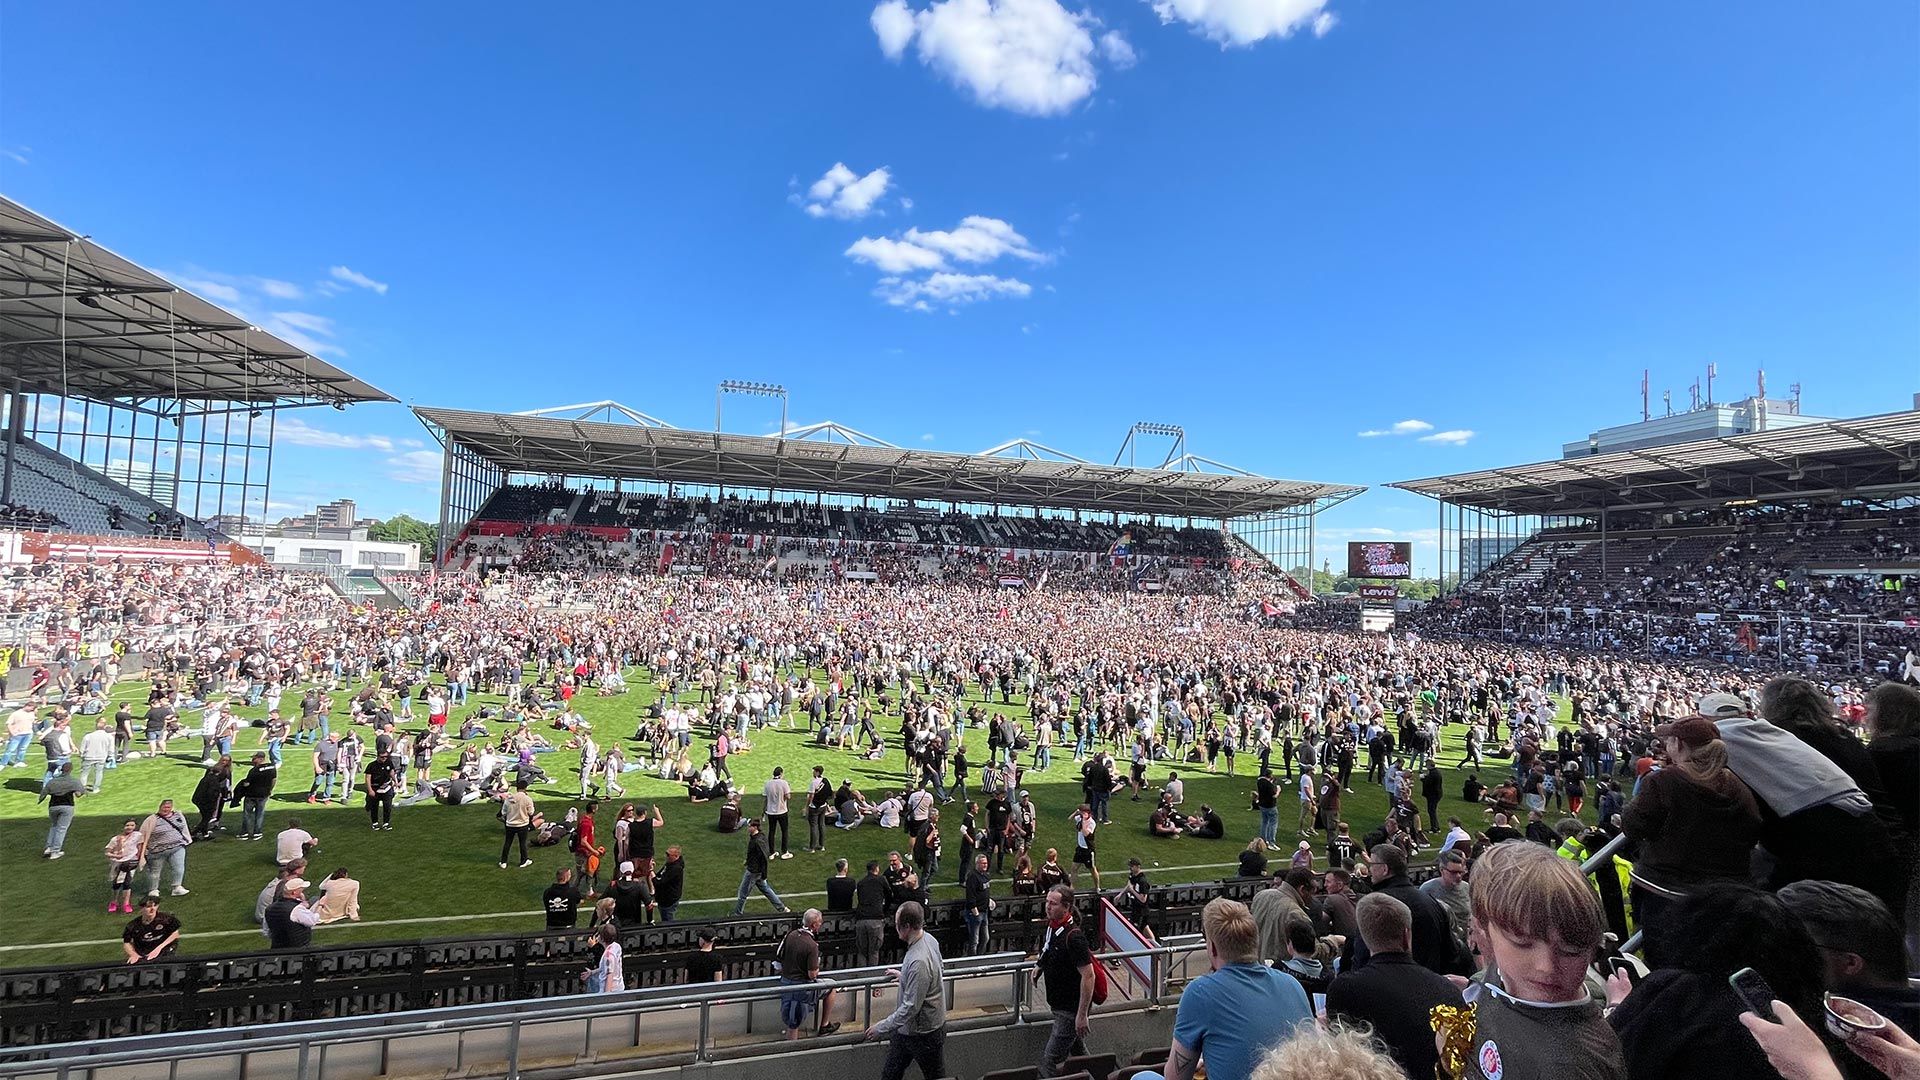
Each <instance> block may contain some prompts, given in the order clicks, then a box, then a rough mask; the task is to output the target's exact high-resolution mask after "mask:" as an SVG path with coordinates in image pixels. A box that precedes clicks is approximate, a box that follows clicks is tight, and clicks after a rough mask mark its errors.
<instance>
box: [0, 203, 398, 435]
mask: <svg viewBox="0 0 1920 1080" xmlns="http://www.w3.org/2000/svg"><path fill="white" fill-rule="evenodd" d="M63 341H64V342H65V345H66V356H65V357H64V358H63V357H62V356H61V355H60V353H61V344H62V342H63ZM0 371H5V372H7V373H8V374H18V375H19V376H20V377H21V379H22V385H21V389H22V390H23V391H25V392H26V393H29V394H53V395H59V396H62V397H67V396H72V397H85V398H91V399H93V400H97V401H105V400H111V399H125V398H164V399H169V400H186V401H202V402H212V401H222V402H248V403H253V404H269V403H283V404H295V405H299V404H304V405H318V404H336V403H338V404H346V403H351V402H359V401H392V400H394V399H393V398H392V397H391V396H389V395H387V394H386V393H384V392H382V391H380V390H378V389H376V388H374V387H372V386H369V385H367V384H366V383H364V382H361V381H360V380H359V379H356V378H354V377H353V376H351V375H349V374H347V373H346V372H344V371H341V370H340V369H339V368H337V367H334V366H333V365H332V364H329V363H327V362H326V361H325V360H321V359H319V358H318V357H316V356H314V355H313V354H311V353H309V352H307V351H306V350H304V349H301V348H297V347H295V346H293V345H290V344H288V343H287V342H285V341H282V340H281V339H280V338H278V337H275V336H274V335H272V334H270V333H267V332H266V331H264V330H261V329H259V328H257V327H255V326H253V325H252V324H251V323H249V322H248V321H247V320H246V319H243V318H241V317H240V316H238V315H235V314H233V313H232V312H229V311H227V310H226V309H224V308H221V307H219V306H217V305H215V304H212V303H210V302H208V301H206V300H204V299H202V298H200V297H198V296H195V295H194V294H193V293H190V292H188V291H186V290H185V289H182V288H180V287H179V286H178V285H175V284H173V283H172V282H170V281H168V280H166V279H165V278H163V277H161V276H160V275H158V274H156V273H154V272H153V271H151V270H147V269H145V268H144V267H141V266H139V265H137V264H135V263H133V262H130V261H129V260H127V259H125V258H122V257H121V256H119V255H116V254H114V253H113V252H111V251H109V250H107V249H106V248H104V247H101V246H100V245H99V244H96V243H94V242H93V241H92V240H89V239H87V238H86V237H84V236H81V235H80V234H78V233H75V232H74V231H72V230H71V229H68V228H66V227H64V226H61V225H57V224H55V223H54V222H52V221H50V220H48V219H47V218H44V217H41V216H40V215H39V214H36V213H34V212H33V211H31V210H29V209H27V208H26V207H24V206H21V205H20V204H19V203H16V202H14V201H12V200H11V199H7V198H5V197H0ZM8 389H11V387H8Z"/></svg>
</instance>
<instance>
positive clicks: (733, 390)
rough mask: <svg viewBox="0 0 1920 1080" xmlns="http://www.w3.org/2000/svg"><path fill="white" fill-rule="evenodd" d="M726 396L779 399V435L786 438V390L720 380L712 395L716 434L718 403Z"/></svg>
mask: <svg viewBox="0 0 1920 1080" xmlns="http://www.w3.org/2000/svg"><path fill="white" fill-rule="evenodd" d="M728 394H747V395H750V396H753V397H777V398H779V399H780V435H779V438H782V439H784V438H786V437H787V388H786V387H784V386H781V385H779V384H778V383H763V382H749V381H747V380H744V379H722V380H720V386H719V388H718V389H716V390H715V391H714V393H713V430H714V433H715V434H718V433H719V432H720V431H721V430H722V429H721V427H720V402H721V399H722V398H724V397H726V395H728Z"/></svg>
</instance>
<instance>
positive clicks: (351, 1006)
mask: <svg viewBox="0 0 1920 1080" xmlns="http://www.w3.org/2000/svg"><path fill="white" fill-rule="evenodd" d="M1259 886H1260V882H1259V881H1258V880H1256V879H1251V878H1243V879H1233V880H1229V881H1226V882H1208V883H1199V884H1188V885H1167V886H1160V887H1157V888H1155V889H1153V890H1152V893H1151V901H1150V915H1149V917H1148V920H1147V923H1148V927H1149V928H1150V929H1151V930H1152V932H1153V933H1154V934H1156V935H1158V936H1159V937H1161V938H1163V939H1164V938H1166V937H1168V936H1169V935H1182V934H1191V933H1197V932H1198V931H1199V926H1200V909H1201V908H1202V907H1204V906H1205V904H1206V902H1207V901H1208V900H1211V899H1213V898H1214V897H1216V896H1223V895H1224V896H1231V897H1234V898H1235V899H1240V900H1247V899H1251V898H1252V896H1253V893H1254V892H1255V891H1256V890H1257V889H1258V887H1259ZM1087 901H1088V902H1087V905H1086V914H1087V916H1088V918H1089V919H1097V918H1098V913H1097V907H1096V905H1097V900H1096V899H1095V898H1093V897H1088V898H1087ZM797 918H798V917H797V916H773V917H761V918H748V919H723V920H716V921H713V922H679V923H671V924H665V925H657V926H640V927H633V928H629V929H627V930H625V931H624V932H623V934H622V948H623V953H624V956H625V959H626V965H625V966H626V981H627V985H628V986H634V987H645V988H655V987H668V986H672V985H674V984H676V983H678V982H680V980H681V979H682V978H683V977H684V974H685V971H686V965H687V959H688V957H689V955H690V954H691V953H692V952H693V951H694V950H695V949H697V948H698V944H697V940H696V935H697V933H698V931H699V930H700V929H701V928H703V927H708V926H710V927H712V928H713V929H714V931H715V932H716V935H717V938H716V942H715V946H714V947H715V950H716V951H718V952H719V953H720V954H721V956H722V957H723V960H724V963H725V965H726V968H725V970H726V976H727V978H729V979H751V978H757V977H761V976H764V975H767V974H770V973H771V971H770V967H769V964H770V962H771V961H772V959H773V957H774V953H775V950H776V948H777V946H778V944H779V942H780V939H781V938H782V937H783V936H785V934H786V933H787V931H788V930H790V929H792V928H793V927H794V926H795V925H797ZM1089 925H1097V924H1096V923H1093V922H1090V923H1089ZM853 926H854V918H853V916H852V915H849V914H844V913H836V914H831V915H828V916H827V917H826V920H825V923H824V924H823V926H822V929H821V934H820V948H821V958H822V963H823V965H824V966H825V967H826V968H827V969H829V970H838V969H845V968H851V967H853V966H855V964H856V963H857V962H858V959H859V958H858V957H857V955H856V953H855V949H854V933H853ZM1044 927H1045V915H1044V910H1043V898H1041V897H1038V896H1021V897H1005V898H997V899H996V910H995V912H994V917H993V920H992V922H991V925H990V929H989V934H988V941H987V951H988V952H1018V953H1022V954H1024V953H1027V952H1029V951H1033V950H1035V949H1037V946H1038V942H1039V940H1040V934H1041V933H1042V931H1043V930H1044ZM927 928H928V932H930V933H932V934H933V935H934V937H935V939H936V940H938V941H939V942H940V946H941V949H942V950H943V952H945V953H946V954H947V955H949V956H957V955H959V954H960V953H961V952H962V951H963V946H964V944H965V942H966V925H965V920H964V918H963V916H962V914H961V905H960V903H959V902H957V901H948V902H942V903H935V904H932V905H930V906H929V908H928V911H927ZM590 947H591V946H590V942H589V941H588V937H587V935H586V934H585V933H584V932H582V931H579V930H561V931H549V932H543V933H537V934H528V935H520V936H513V937H499V936H492V937H462V938H448V939H440V940H430V941H417V942H405V943H389V944H361V945H344V946H330V947H322V946H313V947H309V948H305V949H297V950H287V951H280V952H249V953H233V954H220V955H212V956H196V957H180V958H173V959H163V960H160V961H155V962H150V963H145V964H139V965H135V966H128V965H125V964H82V965H65V966H60V967H49V968H40V969H29V970H14V971H8V972H0V1051H4V1050H5V1049H6V1048H12V1047H24V1046H46V1045H48V1044H52V1043H59V1042H66V1041H72V1040H95V1039H107V1038H128V1037H139V1036H146V1035H157V1034H164V1033H168V1032H176V1031H201V1030H213V1029H231V1028H240V1027H247V1026H250V1025H258V1024H275V1023H282V1022H287V1021H296V1020H310V1019H317V1018H324V1017H356V1016H375V1015H386V1014H392V1013H403V1012H410V1011H413V1010H421V1009H436V1008H446V1007H451V1006H464V1005H487V1004H498V1003H507V1002H521V1001H528V1000H539V999H549V998H560V997H565V996H569V995H577V994H578V993H579V992H580V989H581V978H580V977H581V973H582V972H583V971H584V970H586V969H587V968H588V967H590V966H591V963H590V960H589V955H588V954H589V950H590ZM900 951H901V948H900V943H899V942H898V940H897V939H896V938H894V936H893V934H892V931H891V930H890V929H889V930H888V931H887V934H886V937H885V944H884V945H883V948H882V955H883V958H887V959H891V958H895V957H897V956H898V955H899V954H900Z"/></svg>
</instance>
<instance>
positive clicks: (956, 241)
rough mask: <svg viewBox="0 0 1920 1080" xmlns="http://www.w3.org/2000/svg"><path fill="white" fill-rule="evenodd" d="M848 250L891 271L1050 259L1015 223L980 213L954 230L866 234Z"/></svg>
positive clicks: (847, 251) (969, 217)
mask: <svg viewBox="0 0 1920 1080" xmlns="http://www.w3.org/2000/svg"><path fill="white" fill-rule="evenodd" d="M845 254H846V256H847V257H848V258H850V259H853V260H855V261H857V262H863V263H867V264H869V265H871V266H874V267H877V268H878V269H880V270H881V271H883V272H885V273H889V274H904V273H911V272H913V271H916V270H944V269H947V268H948V266H949V265H950V262H962V263H972V264H975V265H978V264H981V263H989V262H993V261H994V260H996V259H1000V258H1005V257H1012V258H1016V259H1024V260H1026V261H1027V262H1044V261H1046V256H1045V255H1043V254H1041V253H1040V252H1038V251H1036V250H1034V248H1033V245H1032V244H1031V243H1029V242H1028V241H1027V238H1026V237H1024V236H1022V235H1020V233H1019V231H1018V230H1016V229H1015V228H1014V227H1013V226H1012V225H1009V224H1007V223H1006V222H1004V221H1001V220H1000V219H999V218H990V217H982V216H980V215H978V214H973V215H969V216H967V217H965V218H962V219H961V220H960V224H959V225H958V226H956V227H955V228H953V229H951V230H948V229H918V228H914V229H908V230H907V231H906V232H904V233H901V234H899V235H898V236H896V237H886V236H863V237H861V238H860V239H858V240H855V241H854V242H853V244H852V245H851V246H849V247H848V248H847V250H846V252H845Z"/></svg>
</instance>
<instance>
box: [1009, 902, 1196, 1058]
mask: <svg viewBox="0 0 1920 1080" xmlns="http://www.w3.org/2000/svg"><path fill="white" fill-rule="evenodd" d="M1046 913H1047V932H1046V936H1045V937H1044V938H1042V939H1041V943H1040V962H1039V963H1038V964H1036V965H1035V967H1034V972H1033V979H1034V981H1035V982H1039V981H1040V980H1041V979H1045V980H1046V988H1047V1008H1048V1010H1050V1011H1051V1012H1052V1013H1053V1031H1052V1032H1051V1033H1050V1034H1049V1035H1048V1036H1047V1047H1046V1049H1045V1050H1044V1051H1042V1053H1041V1057H1040V1075H1041V1076H1054V1075H1056V1074H1058V1073H1059V1071H1060V1063H1061V1062H1064V1061H1066V1060H1067V1059H1068V1058H1070V1057H1073V1056H1075V1055H1078V1054H1084V1053H1086V1052H1087V1043H1086V1038H1087V1012H1088V1010H1089V1009H1091V1008H1092V1007H1093V965H1094V963H1095V961H1094V958H1093V947H1092V946H1091V945H1089V944H1087V935H1086V933H1085V932H1084V931H1082V930H1081V929H1080V924H1079V920H1078V919H1077V918H1076V917H1075V912H1074V906H1073V886H1071V885H1055V886H1054V887H1053V888H1051V889H1048V890H1047V899H1046ZM1222 1075H1224V1074H1222Z"/></svg>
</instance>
